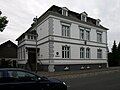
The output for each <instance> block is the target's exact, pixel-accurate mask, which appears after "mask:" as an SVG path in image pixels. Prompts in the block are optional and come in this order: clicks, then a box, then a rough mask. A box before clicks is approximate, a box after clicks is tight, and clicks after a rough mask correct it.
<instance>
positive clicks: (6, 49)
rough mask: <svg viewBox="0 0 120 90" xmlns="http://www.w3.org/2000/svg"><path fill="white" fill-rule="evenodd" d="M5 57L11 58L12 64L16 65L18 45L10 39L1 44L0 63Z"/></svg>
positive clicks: (6, 58)
mask: <svg viewBox="0 0 120 90" xmlns="http://www.w3.org/2000/svg"><path fill="white" fill-rule="evenodd" d="M3 59H4V60H10V61H11V66H16V61H17V45H16V44H14V43H13V42H12V41H10V40H8V41H6V42H4V43H2V44H1V45H0V65H1V62H2V60H3Z"/></svg>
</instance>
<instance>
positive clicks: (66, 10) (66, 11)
mask: <svg viewBox="0 0 120 90" xmlns="http://www.w3.org/2000/svg"><path fill="white" fill-rule="evenodd" d="M62 15H64V16H68V9H67V8H66V7H63V8H62Z"/></svg>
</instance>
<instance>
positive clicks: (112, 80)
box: [64, 71, 120, 90]
mask: <svg viewBox="0 0 120 90" xmlns="http://www.w3.org/2000/svg"><path fill="white" fill-rule="evenodd" d="M64 81H65V82H66V84H67V85H68V90H120V71H119V72H111V73H104V74H98V75H93V76H87V77H76V78H71V79H65V80H64Z"/></svg>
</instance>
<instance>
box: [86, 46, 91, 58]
mask: <svg viewBox="0 0 120 90" xmlns="http://www.w3.org/2000/svg"><path fill="white" fill-rule="evenodd" d="M86 58H87V59H89V58H90V48H86Z"/></svg>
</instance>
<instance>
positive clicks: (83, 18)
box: [81, 12, 87, 22]
mask: <svg viewBox="0 0 120 90" xmlns="http://www.w3.org/2000/svg"><path fill="white" fill-rule="evenodd" d="M81 21H84V22H86V21H87V13H86V12H82V13H81Z"/></svg>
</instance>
